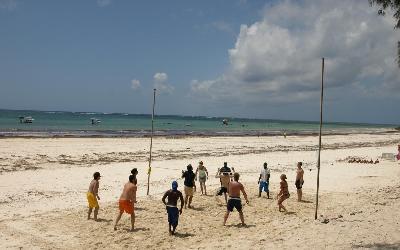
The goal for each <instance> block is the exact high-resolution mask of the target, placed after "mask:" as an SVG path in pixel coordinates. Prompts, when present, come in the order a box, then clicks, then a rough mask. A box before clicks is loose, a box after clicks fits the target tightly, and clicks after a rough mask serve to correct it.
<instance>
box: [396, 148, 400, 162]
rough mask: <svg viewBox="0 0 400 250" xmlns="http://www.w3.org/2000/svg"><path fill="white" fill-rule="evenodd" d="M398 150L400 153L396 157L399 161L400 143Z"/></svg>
mask: <svg viewBox="0 0 400 250" xmlns="http://www.w3.org/2000/svg"><path fill="white" fill-rule="evenodd" d="M397 151H398V152H399V153H398V154H397V156H396V158H397V160H398V161H399V160H400V144H399V145H397Z"/></svg>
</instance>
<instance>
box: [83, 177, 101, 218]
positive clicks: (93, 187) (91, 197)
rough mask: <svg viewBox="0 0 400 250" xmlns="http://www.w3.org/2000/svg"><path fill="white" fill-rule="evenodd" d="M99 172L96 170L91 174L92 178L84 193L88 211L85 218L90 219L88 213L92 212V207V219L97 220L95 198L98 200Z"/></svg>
mask: <svg viewBox="0 0 400 250" xmlns="http://www.w3.org/2000/svg"><path fill="white" fill-rule="evenodd" d="M100 177H101V175H100V173H99V172H96V173H94V174H93V180H92V181H91V182H90V185H89V190H88V191H87V193H86V197H87V201H88V203H89V211H88V216H87V219H88V220H90V215H91V214H92V210H93V208H94V213H93V215H94V220H95V221H97V214H98V213H99V203H98V202H97V200H100V197H99V180H100Z"/></svg>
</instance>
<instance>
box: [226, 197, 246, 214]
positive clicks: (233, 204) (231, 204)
mask: <svg viewBox="0 0 400 250" xmlns="http://www.w3.org/2000/svg"><path fill="white" fill-rule="evenodd" d="M226 208H227V209H228V211H230V212H233V208H236V210H237V211H238V212H241V211H242V200H241V199H240V198H237V197H229V200H228V204H227V205H226Z"/></svg>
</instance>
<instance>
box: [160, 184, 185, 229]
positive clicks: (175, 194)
mask: <svg viewBox="0 0 400 250" xmlns="http://www.w3.org/2000/svg"><path fill="white" fill-rule="evenodd" d="M167 197H168V202H165V199H166V198H167ZM178 199H180V200H181V209H179V210H178V207H177V205H178ZM162 202H163V203H164V205H165V208H166V209H167V213H168V232H169V235H174V234H175V229H176V227H177V226H178V221H179V215H180V214H182V208H183V203H185V202H184V200H183V195H182V193H181V191H179V190H178V182H176V181H173V182H172V189H170V190H168V191H167V192H165V194H164V196H163V197H162Z"/></svg>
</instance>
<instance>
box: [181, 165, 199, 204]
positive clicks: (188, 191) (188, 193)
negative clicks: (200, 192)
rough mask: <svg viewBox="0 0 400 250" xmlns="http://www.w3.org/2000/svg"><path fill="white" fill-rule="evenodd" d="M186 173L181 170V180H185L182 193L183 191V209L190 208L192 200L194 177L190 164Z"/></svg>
mask: <svg viewBox="0 0 400 250" xmlns="http://www.w3.org/2000/svg"><path fill="white" fill-rule="evenodd" d="M186 168H187V171H183V170H182V178H185V181H184V184H185V187H184V191H185V208H187V207H189V208H192V206H191V205H192V199H193V189H194V188H193V187H194V185H195V183H194V179H195V178H196V175H195V174H194V173H193V167H192V165H191V164H189V165H187V167H186Z"/></svg>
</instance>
